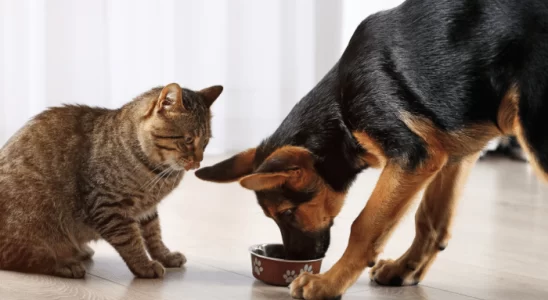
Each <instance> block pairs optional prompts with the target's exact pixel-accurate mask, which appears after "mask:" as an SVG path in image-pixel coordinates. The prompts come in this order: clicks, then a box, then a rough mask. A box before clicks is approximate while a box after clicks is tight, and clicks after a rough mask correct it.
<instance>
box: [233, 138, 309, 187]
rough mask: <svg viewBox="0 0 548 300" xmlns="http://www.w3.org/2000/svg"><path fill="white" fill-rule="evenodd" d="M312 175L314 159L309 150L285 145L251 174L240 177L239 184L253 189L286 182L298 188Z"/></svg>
mask: <svg viewBox="0 0 548 300" xmlns="http://www.w3.org/2000/svg"><path fill="white" fill-rule="evenodd" d="M314 175H315V173H314V160H313V157H312V154H311V153H310V151H308V150H307V149H305V148H302V147H295V146H285V147H282V148H280V149H278V150H276V151H274V152H273V153H272V154H271V155H270V156H269V157H268V158H266V159H265V161H264V162H263V163H262V164H261V165H260V166H259V168H258V169H257V170H256V171H255V172H254V173H253V174H251V175H247V176H245V177H243V178H242V179H240V184H241V185H242V186H243V187H244V188H246V189H250V190H253V191H262V190H269V189H273V188H276V187H279V186H282V185H284V184H286V183H287V184H289V185H291V186H292V187H293V188H295V189H297V190H300V189H303V188H305V187H306V186H308V185H309V184H310V183H311V182H312V180H313V179H314V178H315V176H314Z"/></svg>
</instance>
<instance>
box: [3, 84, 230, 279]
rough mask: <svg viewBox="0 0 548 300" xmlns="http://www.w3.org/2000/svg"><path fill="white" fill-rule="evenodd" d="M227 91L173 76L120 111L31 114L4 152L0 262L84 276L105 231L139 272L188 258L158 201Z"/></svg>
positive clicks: (203, 136)
mask: <svg viewBox="0 0 548 300" xmlns="http://www.w3.org/2000/svg"><path fill="white" fill-rule="evenodd" d="M221 92H222V87H220V86H214V87H210V88H207V89H204V90H201V91H199V92H193V91H190V90H187V89H181V88H180V87H179V85H177V84H170V85H167V86H166V87H159V88H154V89H152V90H150V91H148V92H146V93H144V94H142V95H140V96H138V97H137V98H136V99H134V100H133V101H132V102H130V103H128V104H127V105H125V106H123V107H122V108H120V109H117V110H108V109H102V108H91V107H87V106H64V107H57V108H52V109H49V110H47V111H45V112H43V113H41V114H39V115H38V116H36V117H35V118H34V119H32V120H31V121H29V122H28V123H27V124H26V125H25V126H24V127H23V128H22V129H21V130H20V131H19V132H17V133H16V134H15V135H14V136H13V137H12V138H11V139H10V140H9V141H8V142H7V143H6V145H4V147H3V148H2V149H1V150H0V269H4V270H14V271H22V272H33V273H42V274H50V275H57V276H63V277H75V278H79V277H83V276H84V275H85V269H84V266H83V264H82V262H83V261H84V260H86V259H88V258H90V257H91V256H92V255H93V250H91V248H89V246H88V245H87V243H88V242H90V241H92V240H97V239H100V238H103V239H105V240H106V241H107V242H109V243H110V244H111V245H112V246H113V247H114V248H116V250H117V251H118V253H119V254H120V255H121V257H122V258H123V259H124V261H125V262H126V264H127V265H128V267H129V269H130V270H131V271H132V272H133V273H134V274H135V275H136V276H139V277H147V278H150V277H161V276H162V275H163V274H164V267H180V266H181V265H183V264H184V263H185V261H186V259H185V257H184V256H183V255H182V254H181V253H179V252H171V251H170V250H169V249H168V248H167V247H166V246H165V245H164V243H163V242H162V238H161V233H160V223H159V220H158V213H157V210H156V206H157V204H158V203H159V202H160V201H161V200H162V199H163V198H164V197H165V196H166V195H167V194H169V193H170V192H171V191H172V190H173V189H174V188H175V187H176V186H177V185H178V183H179V182H180V181H181V179H182V177H183V173H184V171H185V169H187V170H188V169H194V168H196V167H198V166H199V162H200V161H201V160H202V157H203V150H204V149H205V147H206V146H207V143H208V141H209V138H210V136H211V132H210V125H209V123H210V111H209V107H210V105H211V104H212V103H213V102H214V101H215V99H216V98H217V97H218V96H219V95H220V93H221ZM146 249H148V253H149V254H150V257H151V258H152V260H151V259H149V257H148V255H147V252H146Z"/></svg>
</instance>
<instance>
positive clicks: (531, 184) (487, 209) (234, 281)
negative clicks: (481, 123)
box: [0, 158, 548, 300]
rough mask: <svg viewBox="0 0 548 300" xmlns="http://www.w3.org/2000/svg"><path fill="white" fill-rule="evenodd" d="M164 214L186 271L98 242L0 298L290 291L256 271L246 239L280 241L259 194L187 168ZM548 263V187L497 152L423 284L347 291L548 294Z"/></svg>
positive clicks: (392, 247) (284, 295)
mask: <svg viewBox="0 0 548 300" xmlns="http://www.w3.org/2000/svg"><path fill="white" fill-rule="evenodd" d="M218 159H220V158H210V159H209V160H208V161H207V162H206V165H207V164H210V163H211V162H212V161H217V160H218ZM378 175H379V173H378V171H374V170H371V171H366V172H365V173H364V174H363V175H362V176H360V178H359V180H358V181H357V182H356V183H355V184H354V187H353V188H352V190H351V192H350V194H349V196H348V199H347V202H346V204H345V207H344V208H343V211H342V213H341V215H340V216H339V217H338V218H337V219H336V224H335V226H334V227H333V230H332V236H333V238H332V244H331V248H330V250H329V252H328V255H327V258H326V260H325V262H324V266H323V270H326V269H327V268H328V267H329V266H331V265H332V264H333V263H334V262H335V261H336V260H337V258H339V257H340V255H341V254H342V252H343V251H344V248H345V246H346V242H347V239H348V234H349V229H350V224H351V222H352V220H353V219H354V217H355V216H356V215H357V214H358V213H359V211H360V210H361V208H362V207H363V205H364V203H365V201H366V199H367V198H368V196H369V194H370V192H371V190H372V188H373V185H374V183H375V181H376V178H377V176H378ZM414 209H415V207H413V210H414ZM160 218H161V220H162V225H163V232H164V237H165V241H166V243H167V244H168V246H170V247H171V248H172V249H176V250H180V251H182V252H183V253H185V254H186V256H187V258H188V260H189V261H188V263H187V265H186V267H185V268H184V269H181V270H173V271H169V272H168V273H167V274H166V277H165V278H164V279H162V280H141V279H134V278H133V276H132V274H131V273H130V272H129V270H128V269H127V267H126V266H125V264H124V263H123V261H122V260H121V259H120V257H119V256H118V255H117V254H116V252H115V251H114V250H113V249H112V248H111V247H110V246H108V245H107V244H105V243H103V242H99V243H96V244H92V245H91V246H92V248H94V249H95V250H96V254H95V256H94V260H93V263H92V264H90V265H89V267H88V275H87V276H86V278H85V279H84V280H66V279H59V278H55V277H48V276H38V275H24V274H18V273H10V272H3V271H0V299H2V300H12V299H25V300H27V299H113V300H118V299H128V300H141V299H166V300H169V299H173V300H176V299H177V300H178V299H290V297H289V296H288V289H287V288H276V287H270V286H266V285H264V284H262V283H260V282H257V281H255V280H254V279H253V277H252V275H251V271H250V270H251V268H250V258H249V256H248V253H247V247H248V246H249V245H250V244H254V243H260V242H277V241H280V236H279V232H278V230H277V228H276V226H275V224H274V223H273V222H272V221H271V220H268V219H267V218H265V217H264V215H263V213H262V211H261V209H260V208H259V206H258V205H257V204H256V200H255V198H254V195H253V193H251V192H248V191H245V190H244V189H242V188H240V187H239V186H238V185H237V184H230V185H215V184H210V183H205V182H200V181H198V180H197V179H196V178H195V177H194V175H193V174H188V175H187V177H186V178H185V179H184V181H183V183H182V184H181V186H179V188H178V189H177V190H176V192H174V193H173V194H172V195H170V196H169V198H167V199H165V200H164V202H163V203H162V204H161V206H160ZM412 219H413V213H412V212H410V213H409V214H408V215H407V216H406V219H405V220H404V222H403V223H402V224H401V225H400V226H399V229H398V231H396V232H395V234H394V236H393V237H392V239H391V242H390V243H389V245H388V247H387V249H386V251H385V253H384V254H383V255H382V257H390V258H396V257H397V256H399V255H400V254H402V253H403V252H404V251H405V250H406V249H407V247H408V246H409V245H410V243H411V240H412V239H413V235H414V233H413V222H412V221H413V220H412ZM547 270H548V185H544V184H542V183H541V182H539V181H538V180H537V179H536V178H535V177H534V176H533V175H532V173H531V171H530V169H529V167H528V166H527V165H525V164H522V163H517V162H511V161H507V160H494V159H489V160H487V161H482V162H480V163H479V164H478V165H477V166H476V167H475V169H474V171H473V173H472V175H471V179H470V181H469V183H468V186H467V188H466V192H465V193H464V198H463V200H462V202H461V206H460V209H459V215H458V217H457V221H456V228H455V231H454V237H453V239H452V240H451V242H450V243H449V247H448V248H447V250H446V251H444V252H443V253H442V254H441V255H440V256H439V258H438V260H437V262H436V263H435V264H434V266H433V267H432V269H431V271H430V273H429V274H428V275H427V277H426V279H425V281H424V282H422V284H420V285H419V286H416V287H405V288H385V287H379V286H377V285H376V284H374V283H370V282H369V279H368V276H367V273H364V275H363V276H362V277H361V278H360V280H359V281H358V282H357V283H356V284H355V285H354V286H353V287H352V288H351V289H350V290H349V291H348V294H346V295H345V297H343V299H385V300H390V299H394V300H395V299H409V300H410V299H421V300H422V299H443V300H471V299H492V300H505V299H508V300H510V299H512V300H513V299H519V300H529V299H548V274H547Z"/></svg>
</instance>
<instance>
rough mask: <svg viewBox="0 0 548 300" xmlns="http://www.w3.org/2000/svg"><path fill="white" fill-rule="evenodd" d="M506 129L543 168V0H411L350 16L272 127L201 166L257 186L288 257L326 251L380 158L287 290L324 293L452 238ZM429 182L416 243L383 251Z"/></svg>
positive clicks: (408, 269)
mask: <svg viewBox="0 0 548 300" xmlns="http://www.w3.org/2000/svg"><path fill="white" fill-rule="evenodd" d="M506 135H512V136H516V137H517V138H518V140H519V142H520V144H521V146H522V147H523V149H524V150H525V151H526V152H527V153H528V157H529V159H530V161H531V163H532V165H533V166H534V168H535V169H536V173H537V174H538V175H539V176H540V177H542V178H544V179H547V180H548V1H546V0H407V1H405V2H404V3H403V4H401V5H400V6H398V7H396V8H394V9H391V10H388V11H383V12H380V13H377V14H374V15H371V16H370V17H368V18H367V19H365V20H364V21H363V22H362V23H361V24H360V25H359V26H358V28H357V29H356V31H355V33H354V34H353V36H352V38H351V40H350V42H349V44H348V46H347V48H346V49H345V51H344V53H343V55H342V57H341V58H340V60H339V61H338V62H337V63H336V65H335V66H334V67H333V68H332V69H331V70H330V71H329V72H328V73H327V75H326V76H325V77H324V78H323V79H322V80H321V81H320V82H319V83H318V84H317V85H316V86H315V87H314V88H313V89H312V91H310V92H309V93H308V94H307V95H306V96H305V97H304V98H303V99H302V100H301V101H300V102H299V103H298V104H296V105H295V107H294V108H293V110H292V111H291V112H290V113H289V115H288V116H287V117H286V118H285V120H284V121H283V122H282V124H281V125H280V127H279V128H278V129H277V130H276V131H275V132H274V134H273V135H271V136H270V137H269V138H267V139H265V140H264V141H263V142H262V143H261V144H260V145H259V146H258V147H257V148H253V149H249V150H247V151H244V152H242V153H240V154H237V155H235V156H234V157H232V158H229V159H227V160H225V161H222V162H220V163H218V164H216V165H214V166H211V167H206V168H203V169H201V170H199V171H197V173H196V175H197V176H198V177H199V178H201V179H203V180H208V181H214V182H231V181H236V180H237V181H239V182H240V184H241V185H242V186H243V187H245V188H247V189H250V190H253V191H255V193H256V195H257V198H258V202H259V204H260V206H261V207H262V209H263V210H264V213H265V214H266V216H267V217H269V218H272V219H273V220H274V221H275V222H276V224H277V225H278V226H279V228H280V231H281V234H282V237H283V243H284V246H285V249H286V252H287V253H286V255H287V257H288V258H290V259H313V258H317V257H320V256H323V255H324V253H325V252H326V250H327V248H328V246H329V232H330V227H331V226H332V225H333V219H334V218H335V217H336V216H337V214H338V213H339V211H340V210H341V206H342V204H343V201H344V198H345V193H346V192H347V190H348V189H349V187H350V186H351V184H352V182H353V181H354V179H355V178H356V175H358V173H360V172H361V171H363V170H364V169H366V168H368V167H373V168H382V172H381V175H380V178H379V180H378V183H377V185H376V187H375V189H374V190H373V193H372V195H371V196H370V198H369V200H368V202H367V204H366V205H365V208H364V209H363V210H362V211H361V213H360V214H359V216H358V217H357V218H356V220H355V221H354V223H353V224H352V228H351V234H350V239H349V242H348V247H347V248H346V251H345V252H344V255H343V256H342V257H341V258H340V260H339V261H338V262H337V263H336V264H335V265H334V266H333V267H332V268H331V269H330V270H328V271H327V272H325V273H324V274H321V275H312V274H307V273H305V274H301V275H300V276H299V277H298V278H297V279H296V280H294V281H293V283H292V284H291V287H290V293H291V296H293V297H295V298H304V299H332V298H338V297H340V295H342V294H343V293H344V292H345V290H346V289H347V288H348V287H349V286H351V285H352V284H353V283H354V282H355V281H356V279H357V278H358V277H359V276H360V274H361V273H362V272H363V270H364V269H365V268H366V267H372V269H371V273H370V274H371V278H372V279H373V280H375V281H376V282H378V283H379V284H382V285H392V286H401V285H414V284H417V283H418V282H419V281H420V280H421V279H422V278H423V277H424V276H425V274H426V272H427V270H428V268H429V267H430V265H431V264H432V263H433V261H434V259H435V258H436V255H437V254H438V252H439V251H441V250H443V249H445V247H447V243H448V240H449V238H450V231H451V223H452V221H453V212H454V209H455V205H456V203H457V200H458V198H459V195H460V194H461V191H462V189H463V186H464V183H465V181H466V177H467V176H468V173H469V171H470V169H471V168H472V166H473V165H474V163H475V162H476V160H477V158H478V156H479V153H480V152H481V150H482V149H483V147H484V146H485V145H486V144H487V143H488V142H489V141H490V140H491V139H493V138H496V137H499V136H506ZM423 189H425V192H424V196H423V199H422V202H421V204H420V206H419V209H418V211H417V213H416V236H415V239H414V241H413V244H412V245H411V247H410V248H409V250H408V251H407V252H406V253H405V254H404V255H403V256H402V257H400V258H398V259H397V260H386V261H384V260H381V261H378V262H377V256H378V255H379V253H380V252H382V251H383V246H384V245H385V242H386V241H387V239H388V238H389V236H390V233H391V232H392V230H393V229H394V227H395V225H396V224H397V223H398V221H399V220H400V218H401V217H402V215H403V214H404V213H405V212H406V210H407V208H408V207H409V206H410V203H411V201H412V199H413V197H415V196H416V195H417V194H418V193H419V192H420V191H421V190H423Z"/></svg>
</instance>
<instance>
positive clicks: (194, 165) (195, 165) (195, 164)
mask: <svg viewBox="0 0 548 300" xmlns="http://www.w3.org/2000/svg"><path fill="white" fill-rule="evenodd" d="M199 167H200V162H199V161H198V162H197V161H188V162H185V163H184V168H185V170H187V171H190V170H195V169H198V168H199Z"/></svg>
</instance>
